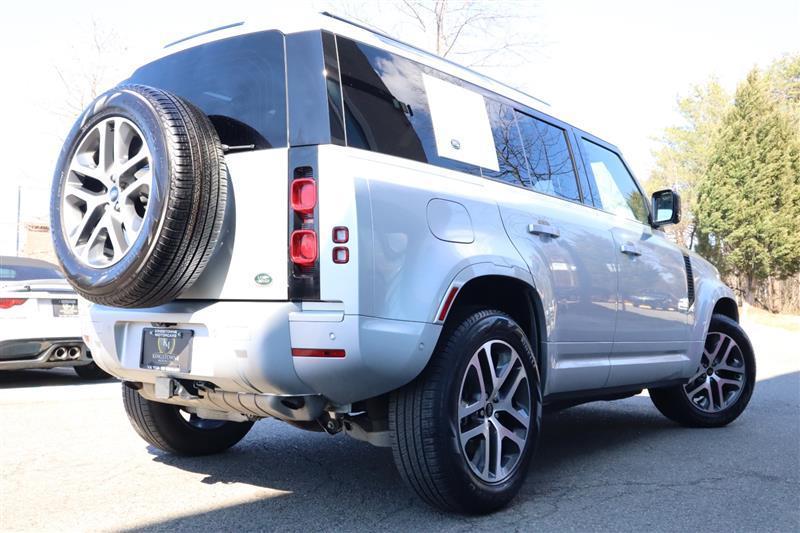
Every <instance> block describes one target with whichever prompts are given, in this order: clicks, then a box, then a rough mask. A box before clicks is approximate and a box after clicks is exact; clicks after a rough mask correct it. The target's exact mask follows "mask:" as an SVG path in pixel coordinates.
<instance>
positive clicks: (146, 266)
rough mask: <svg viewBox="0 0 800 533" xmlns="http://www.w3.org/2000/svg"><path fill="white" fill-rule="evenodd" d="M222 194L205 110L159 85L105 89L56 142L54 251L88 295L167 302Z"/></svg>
mask: <svg viewBox="0 0 800 533" xmlns="http://www.w3.org/2000/svg"><path fill="white" fill-rule="evenodd" d="M226 196H227V172H226V167H225V162H224V159H223V154H222V145H221V144H220V141H219V138H218V137H217V133H216V131H215V130H214V127H213V125H212V124H211V122H210V120H209V119H208V117H206V116H205V115H204V114H203V113H202V112H200V111H199V110H198V109H196V108H195V107H193V106H192V105H191V104H190V103H188V102H187V101H185V100H183V99H181V98H179V97H178V96H175V95H173V94H171V93H168V92H166V91H162V90H159V89H154V88H152V87H145V86H141V85H129V86H122V87H118V88H115V89H112V90H110V91H108V92H107V93H105V94H103V95H102V96H100V97H99V98H97V99H96V100H95V101H94V102H93V103H92V104H91V105H90V106H89V108H88V110H87V111H86V112H85V113H84V114H83V115H82V116H81V117H80V118H79V119H78V121H77V123H76V124H75V126H74V127H73V129H72V131H71V132H70V133H69V135H68V137H67V140H66V142H65V143H64V147H63V148H62V150H61V156H60V157H59V160H58V164H57V165H56V171H55V176H54V179H53V186H52V194H51V204H50V213H51V227H52V236H53V243H54V247H55V251H56V255H57V256H58V259H59V262H60V263H61V266H62V268H63V270H64V274H65V276H66V278H67V280H68V281H69V282H70V283H71V284H72V286H73V287H75V290H76V291H77V292H78V293H79V294H80V295H81V296H83V297H84V298H86V299H88V300H91V301H93V302H97V303H100V304H104V305H111V306H116V307H152V306H156V305H159V304H162V303H165V302H168V301H170V300H172V299H174V298H175V297H176V296H177V295H178V294H180V293H181V292H182V291H183V290H184V289H186V288H188V287H189V286H190V285H191V284H192V283H193V282H194V281H195V280H196V279H197V278H198V276H199V275H200V274H201V273H202V271H203V269H204V268H205V266H206V264H207V262H208V260H209V258H210V256H211V254H212V252H213V250H214V247H215V244H216V242H217V239H218V236H219V232H220V229H221V226H222V222H223V218H224V215H225V202H226Z"/></svg>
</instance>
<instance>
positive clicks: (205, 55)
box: [128, 31, 286, 148]
mask: <svg viewBox="0 0 800 533" xmlns="http://www.w3.org/2000/svg"><path fill="white" fill-rule="evenodd" d="M128 82H129V83H141V84H144V85H151V86H153V87H158V88H161V89H166V90H168V91H172V92H174V93H176V94H178V95H180V96H182V97H184V98H186V99H187V100H189V101H190V102H192V103H193V104H194V105H196V106H197V107H199V108H200V109H202V110H203V112H204V113H205V114H207V115H208V116H209V117H210V118H211V121H212V122H213V123H214V126H216V128H217V132H218V133H219V136H220V139H221V140H222V142H223V143H224V144H228V145H245V144H254V145H255V146H256V148H273V147H282V146H286V76H285V68H284V51H283V35H281V34H280V33H278V32H276V31H268V32H261V33H252V34H248V35H242V36H239V37H231V38H229V39H223V40H221V41H214V42H210V43H207V44H203V45H200V46H196V47H194V48H189V49H187V50H183V51H180V52H176V53H174V54H172V55H169V56H167V57H164V58H162V59H159V60H157V61H154V62H152V63H149V64H147V65H145V66H143V67H141V68H140V69H138V70H137V71H136V72H134V73H133V75H132V76H131V77H130V79H129V80H128Z"/></svg>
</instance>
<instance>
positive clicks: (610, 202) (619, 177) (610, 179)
mask: <svg viewBox="0 0 800 533" xmlns="http://www.w3.org/2000/svg"><path fill="white" fill-rule="evenodd" d="M581 142H582V143H583V150H584V153H585V155H586V162H587V164H588V165H589V167H590V169H591V172H592V174H593V176H594V182H595V183H594V187H593V188H594V191H595V196H596V197H598V196H599V199H600V204H601V206H602V209H603V210H604V211H608V212H609V213H613V214H615V215H619V216H623V217H625V218H630V219H634V220H638V221H639V222H642V223H643V224H647V222H648V218H647V214H648V210H647V203H646V202H645V200H644V197H643V196H642V193H641V192H640V191H639V188H638V187H637V186H636V182H634V180H633V176H631V175H630V173H629V172H628V169H627V168H625V165H624V164H623V163H622V159H620V157H619V156H618V155H617V154H615V153H614V152H612V151H611V150H608V149H606V148H603V147H602V146H600V145H599V144H595V143H593V142H591V141H588V140H586V139H581Z"/></svg>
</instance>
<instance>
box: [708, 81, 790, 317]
mask: <svg viewBox="0 0 800 533" xmlns="http://www.w3.org/2000/svg"><path fill="white" fill-rule="evenodd" d="M787 109H788V108H787V106H786V105H784V103H783V102H782V101H781V100H780V99H779V98H776V97H775V95H774V92H773V91H772V90H771V86H770V84H769V83H767V80H765V78H764V77H763V76H761V75H760V74H759V72H758V71H757V70H755V69H754V70H753V71H751V72H750V74H748V76H747V79H746V80H745V81H744V82H743V83H742V84H740V86H739V87H738V89H737V91H736V98H735V101H734V105H733V107H732V109H731V110H730V111H729V112H728V113H727V114H726V115H725V117H724V119H723V122H722V127H721V129H720V132H719V135H718V136H717V138H716V142H715V143H714V148H713V150H712V154H711V157H710V162H709V167H708V173H707V177H706V179H704V180H703V181H702V182H701V184H700V186H699V190H698V201H697V206H696V219H697V224H698V237H699V242H698V249H699V250H700V251H701V253H704V254H705V255H707V256H708V257H709V259H711V260H712V261H713V262H714V263H715V264H716V265H717V267H718V268H719V269H720V270H721V271H722V272H723V273H730V274H735V275H739V276H742V277H743V278H744V280H745V282H746V285H745V291H746V293H745V297H746V299H747V300H748V301H749V302H750V303H753V300H754V293H753V290H754V287H755V286H756V283H757V282H759V281H760V280H764V279H766V278H768V277H776V278H779V279H782V278H786V277H788V276H791V275H793V274H795V273H797V272H798V271H800V128H798V121H797V116H796V114H794V113H790V112H788V111H787Z"/></svg>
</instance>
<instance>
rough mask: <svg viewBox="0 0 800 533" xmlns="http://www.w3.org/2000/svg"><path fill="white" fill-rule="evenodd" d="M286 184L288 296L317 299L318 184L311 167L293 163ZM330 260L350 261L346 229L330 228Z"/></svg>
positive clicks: (338, 261)
mask: <svg viewBox="0 0 800 533" xmlns="http://www.w3.org/2000/svg"><path fill="white" fill-rule="evenodd" d="M289 177H290V180H291V181H290V184H289V208H290V213H289V277H290V279H289V298H290V299H292V300H318V299H319V298H320V288H319V261H320V257H319V250H320V238H319V194H318V192H319V188H318V181H317V177H315V176H314V168H313V167H312V166H310V165H303V166H297V167H295V168H294V170H293V171H292V172H291V174H290V176H289ZM331 240H332V241H333V243H334V244H335V245H336V246H334V248H333V257H332V260H333V262H334V263H336V264H340V265H341V264H345V263H348V262H349V261H350V248H349V247H348V246H346V245H347V244H348V243H349V242H350V230H349V229H348V228H347V227H346V226H337V227H335V228H333V234H332V235H331Z"/></svg>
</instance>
